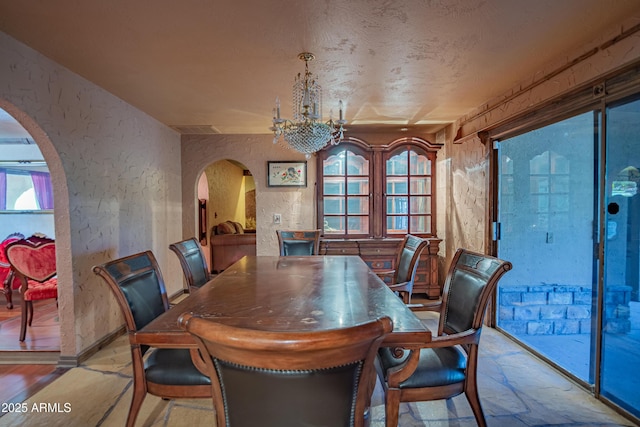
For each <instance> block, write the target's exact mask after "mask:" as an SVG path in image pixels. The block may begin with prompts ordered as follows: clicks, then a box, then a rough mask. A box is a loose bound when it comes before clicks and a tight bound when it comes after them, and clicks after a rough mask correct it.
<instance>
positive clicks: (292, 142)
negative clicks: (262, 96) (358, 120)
mask: <svg viewBox="0 0 640 427" xmlns="http://www.w3.org/2000/svg"><path fill="white" fill-rule="evenodd" d="M298 58H300V59H301V60H303V61H304V76H302V75H301V74H300V73H298V75H297V76H296V79H295V81H294V83H293V119H292V120H288V119H283V118H281V117H280V100H279V99H278V98H276V107H275V108H274V109H273V126H272V127H271V128H270V129H271V130H272V131H273V143H274V144H276V143H277V142H278V140H279V139H280V136H282V137H283V138H284V140H285V142H286V143H287V144H289V147H291V148H293V149H294V150H296V151H299V152H300V153H304V154H305V155H306V157H307V158H309V157H311V155H312V154H313V153H315V152H317V151H319V150H321V149H322V148H324V147H325V146H326V145H327V144H329V143H331V144H332V145H338V144H339V143H340V140H341V139H342V138H343V133H344V128H343V125H345V124H346V123H347V121H346V120H344V117H343V115H344V112H343V104H342V101H340V103H339V109H340V111H339V118H338V120H335V121H334V120H333V117H329V121H328V122H326V123H323V122H322V88H321V87H320V84H319V83H318V82H317V81H316V80H315V79H314V78H313V76H312V74H311V73H310V72H309V61H312V60H313V59H314V58H315V56H314V55H313V54H312V53H309V52H303V53H301V54H300V55H298Z"/></svg>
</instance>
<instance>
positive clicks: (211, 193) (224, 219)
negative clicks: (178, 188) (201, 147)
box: [196, 159, 256, 273]
mask: <svg viewBox="0 0 640 427" xmlns="http://www.w3.org/2000/svg"><path fill="white" fill-rule="evenodd" d="M203 177H204V178H203ZM198 182H199V185H198V201H197V202H198V203H196V206H200V211H199V224H201V225H200V226H199V231H198V232H199V233H200V234H201V235H202V228H203V226H202V224H203V223H204V224H206V226H205V227H204V228H205V229H206V232H205V233H204V234H206V235H205V236H204V240H203V239H202V238H201V243H202V244H203V246H204V247H205V252H207V257H208V262H209V267H210V269H211V270H212V272H214V273H218V272H220V271H222V270H224V269H225V268H226V267H227V266H228V265H227V264H229V263H230V262H235V260H237V259H239V258H241V257H242V256H243V254H245V255H249V254H255V237H256V236H255V229H256V184H255V181H254V179H253V175H252V174H251V171H250V170H249V168H247V167H246V166H245V165H244V164H243V163H241V162H238V161H235V160H232V159H224V160H218V161H215V162H213V163H211V164H210V165H208V166H207V167H206V168H205V169H204V170H203V171H202V174H201V176H200V178H199V180H198ZM203 183H204V184H203ZM203 185H206V194H207V196H208V198H207V200H206V204H205V206H206V209H204V210H202V198H201V195H202V194H203V193H204V191H203V189H202V186H203ZM223 234H224V235H227V234H238V236H236V237H235V238H234V239H233V240H234V244H233V246H234V247H233V249H232V248H230V247H229V248H227V247H223V246H221V242H220V240H221V238H218V237H216V236H220V235H223ZM224 240H225V244H226V243H227V241H228V240H229V238H228V236H227V237H225V238H224Z"/></svg>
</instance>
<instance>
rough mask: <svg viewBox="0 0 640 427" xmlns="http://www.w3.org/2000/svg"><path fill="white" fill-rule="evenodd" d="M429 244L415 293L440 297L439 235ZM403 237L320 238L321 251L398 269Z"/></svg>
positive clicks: (381, 268)
mask: <svg viewBox="0 0 640 427" xmlns="http://www.w3.org/2000/svg"><path fill="white" fill-rule="evenodd" d="M427 240H428V241H429V244H428V245H427V247H426V248H425V249H424V251H423V252H422V255H421V256H420V261H419V263H418V269H417V271H416V279H415V282H414V286H413V293H414V294H426V296H427V298H429V299H437V298H440V295H441V293H442V289H441V287H440V284H439V282H438V250H439V248H440V242H441V240H440V239H436V238H430V239H427ZM401 242H402V239H394V238H385V239H325V238H323V239H321V240H320V255H359V256H360V258H362V259H363V261H364V262H366V263H367V265H369V267H370V268H371V269H372V270H373V271H385V270H393V269H395V267H396V266H395V262H396V257H397V253H398V249H399V246H400V243H401Z"/></svg>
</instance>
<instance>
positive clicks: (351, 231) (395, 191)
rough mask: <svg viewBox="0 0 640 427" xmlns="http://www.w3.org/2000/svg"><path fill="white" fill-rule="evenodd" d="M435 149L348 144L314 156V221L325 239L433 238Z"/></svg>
mask: <svg viewBox="0 0 640 427" xmlns="http://www.w3.org/2000/svg"><path fill="white" fill-rule="evenodd" d="M438 149H439V146H438V145H433V144H430V143H428V142H426V141H424V140H420V139H417V138H402V139H399V140H396V141H394V142H392V143H391V144H389V145H381V146H370V145H368V144H367V143H366V142H364V141H361V140H357V139H355V138H349V139H348V140H347V141H343V142H341V143H340V144H339V145H337V146H333V147H330V148H328V149H325V150H323V151H321V152H320V153H318V183H320V188H319V190H320V191H319V192H318V218H319V227H320V228H322V229H323V230H324V236H326V237H334V238H366V237H394V236H398V237H399V236H403V235H405V234H407V233H411V234H416V235H420V236H425V237H431V236H435V235H436V230H435V227H434V224H435V222H434V221H433V220H432V218H433V216H434V215H435V209H434V200H435V176H434V162H435V158H436V151H437V150H438Z"/></svg>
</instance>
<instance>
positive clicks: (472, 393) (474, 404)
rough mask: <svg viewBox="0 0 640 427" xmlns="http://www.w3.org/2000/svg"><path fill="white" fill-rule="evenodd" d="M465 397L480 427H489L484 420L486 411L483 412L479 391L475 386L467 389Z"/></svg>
mask: <svg viewBox="0 0 640 427" xmlns="http://www.w3.org/2000/svg"><path fill="white" fill-rule="evenodd" d="M464 395H465V397H466V398H467V401H468V402H469V405H470V406H471V410H472V411H473V415H474V416H475V417H476V423H478V427H487V421H486V420H485V418H484V411H483V410H482V405H481V404H480V397H479V396H478V389H477V388H476V387H475V385H474V386H469V387H467V390H466V391H465V393H464Z"/></svg>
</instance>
